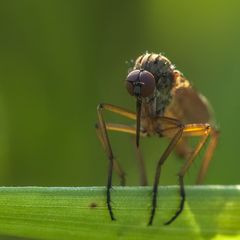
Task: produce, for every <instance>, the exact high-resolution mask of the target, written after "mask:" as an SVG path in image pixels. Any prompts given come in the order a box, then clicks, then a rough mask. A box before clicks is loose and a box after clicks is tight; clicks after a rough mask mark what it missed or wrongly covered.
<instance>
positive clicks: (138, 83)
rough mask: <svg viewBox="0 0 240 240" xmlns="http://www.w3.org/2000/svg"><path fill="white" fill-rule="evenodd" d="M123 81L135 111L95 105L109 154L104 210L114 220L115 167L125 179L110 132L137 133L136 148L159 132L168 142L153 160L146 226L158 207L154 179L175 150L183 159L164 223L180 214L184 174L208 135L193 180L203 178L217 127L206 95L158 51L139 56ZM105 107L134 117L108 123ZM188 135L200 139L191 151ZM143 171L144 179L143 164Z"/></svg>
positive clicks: (97, 125) (217, 132)
mask: <svg viewBox="0 0 240 240" xmlns="http://www.w3.org/2000/svg"><path fill="white" fill-rule="evenodd" d="M125 85H126V89H127V91H128V93H129V94H130V95H131V96H133V97H135V99H136V112H132V111H129V110H126V109H124V108H122V107H118V106H114V105H111V104H105V103H102V104H99V105H98V107H97V114H98V123H97V124H96V130H97V134H98V137H99V139H100V141H101V142H102V145H103V148H104V150H105V152H106V154H107V157H108V159H109V168H108V179H107V194H106V197H107V207H108V211H109V214H110V217H111V219H112V220H115V215H114V213H113V210H112V206H111V191H110V190H111V187H112V172H113V169H114V170H115V171H116V173H117V174H118V175H119V177H120V179H121V183H122V185H124V184H125V174H124V171H123V170H122V168H121V166H120V164H119V163H118V162H117V161H116V159H114V155H113V151H112V147H111V144H110V140H109V136H108V131H118V132H126V133H129V134H132V135H135V136H136V147H137V149H139V141H140V137H150V136H153V135H157V136H159V137H160V138H163V137H165V138H168V139H169V144H168V146H167V148H166V149H165V151H164V152H163V153H162V154H161V156H160V158H159V160H158V162H157V166H156V173H155V179H154V183H153V190H152V205H151V213H150V218H149V221H148V225H152V223H153V219H154V215H155V212H156V207H157V193H158V184H159V179H160V173H161V168H162V166H163V164H164V163H165V161H166V160H167V158H168V156H169V155H170V153H171V152H172V151H173V150H175V152H176V153H177V154H178V155H179V156H181V157H183V158H184V159H185V162H184V164H183V166H182V168H181V169H180V171H179V172H178V175H177V177H178V180H179V189H180V197H181V200H180V203H179V207H178V209H177V211H176V212H175V214H174V215H173V216H172V217H171V218H170V219H169V220H168V221H166V222H165V225H168V224H170V223H172V222H173V221H174V220H175V219H176V218H177V217H178V216H179V215H180V213H181V212H182V211H183V208H184V202H185V190H184V175H185V173H186V172H187V171H188V169H189V168H190V166H191V164H192V163H193V161H194V159H195V158H196V156H197V155H198V153H199V152H200V150H201V149H202V148H203V146H204V144H205V143H206V142H207V139H208V138H210V140H209V143H208V147H207V149H206V152H205V155H204V157H203V160H202V165H201V167H200V170H199V174H198V177H197V181H196V182H197V184H200V183H202V181H203V179H204V176H205V173H206V171H207V169H208V166H209V162H210V160H211V158H212V155H213V152H214V150H215V148H216V145H217V142H218V137H219V131H218V129H217V128H216V127H215V124H214V121H213V117H212V111H211V108H210V107H209V104H208V102H207V100H206V98H205V97H204V96H202V95H201V94H200V93H198V92H197V91H196V90H195V89H194V88H193V87H192V86H191V84H190V83H189V81H188V80H187V79H186V78H185V77H184V76H183V74H182V73H181V72H180V71H178V70H177V69H175V66H174V65H173V64H172V63H171V62H170V61H169V60H168V59H167V58H166V57H165V56H163V55H161V54H155V53H151V54H150V53H145V54H143V55H141V56H140V57H138V58H137V60H136V61H135V65H134V67H133V68H132V69H131V70H130V71H129V73H128V75H127V78H126V81H125ZM104 111H110V112H113V113H116V114H119V115H122V116H124V117H126V118H129V119H132V120H134V121H135V125H133V126H128V125H123V124H112V123H106V122H105V118H104ZM192 136H197V137H199V141H198V143H197V144H196V146H195V147H194V148H193V149H192V150H191V151H190V146H189V144H188V139H189V138H190V137H192ZM141 172H142V176H143V178H145V170H144V165H143V164H142V169H141ZM144 183H146V181H144V180H143V185H145V184H144Z"/></svg>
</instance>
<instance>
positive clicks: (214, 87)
mask: <svg viewBox="0 0 240 240" xmlns="http://www.w3.org/2000/svg"><path fill="white" fill-rule="evenodd" d="M239 10H240V2H239V1H237V0H231V1H227V0H225V1H224V0H222V1H219V0H212V1H191V0H181V1H177V0H176V1H158V0H148V1H147V0H145V1H134V0H133V1H111V0H102V1H97V0H95V1H94V0H90V1H87V0H85V1H83V0H82V1H78V0H76V1H74V0H70V1H69V0H68V1H60V0H59V1H57V0H56V1H55V0H50V1H43V0H41V1H40V0H39V1H38V0H35V1H31V0H22V1H13V0H11V1H1V2H0V184H1V185H6V186H9V185H11V186H12V185H13V186H25V185H34V186H92V185H105V183H106V174H107V163H108V162H107V159H106V157H105V155H104V152H103V150H102V148H101V144H100V143H99V141H98V139H97V137H96V134H95V129H94V125H95V122H96V120H97V114H96V106H97V104H98V103H101V102H108V103H112V104H116V105H120V106H123V107H127V108H129V109H131V110H134V108H135V107H134V106H135V102H134V99H132V98H131V97H130V96H129V95H128V94H127V92H126V90H125V87H124V79H125V77H126V74H127V70H128V64H127V63H126V62H127V61H128V62H129V61H130V60H131V59H135V58H136V57H137V56H138V55H140V54H142V53H144V52H145V51H149V52H157V53H158V52H161V53H165V54H166V56H167V57H168V58H169V59H170V60H171V61H172V62H173V63H174V64H176V66H177V68H178V69H179V70H180V71H182V72H183V73H184V75H185V76H186V77H187V78H188V79H189V80H190V81H191V82H192V83H193V85H194V87H195V88H197V89H198V90H199V91H200V92H202V93H203V94H204V95H205V96H207V98H208V99H209V101H210V102H211V104H212V106H213V108H214V111H215V116H216V122H217V125H218V126H219V127H220V129H221V138H220V143H219V146H218V148H217V151H216V153H215V155H214V159H213V161H212V163H211V165H210V168H209V172H208V174H207V177H206V181H205V183H207V184H238V183H239V182H240V177H239V168H240V160H239V157H238V155H239V133H240V125H239V122H240V113H239V110H240V100H239V97H240V94H239V91H240V80H239V66H240V47H239V43H240V27H239V24H240V15H239ZM107 119H108V120H109V121H112V122H120V123H121V122H126V120H125V119H123V118H122V117H119V116H116V115H114V114H107ZM127 122H128V121H127ZM111 140H112V144H113V149H114V152H115V155H116V156H117V159H118V160H119V161H120V162H121V163H122V165H123V167H124V169H125V170H126V173H127V180H128V184H129V185H137V184H138V179H139V175H138V168H137V164H136V158H135V156H134V148H133V146H132V143H131V138H130V137H129V136H128V135H126V134H121V133H112V134H111ZM166 143H167V141H166V140H164V139H159V138H155V137H154V138H152V139H144V140H142V141H141V147H142V149H143V154H144V158H145V161H146V165H147V171H148V175H149V182H150V184H152V182H153V176H154V172H155V165H156V162H157V160H158V159H159V157H160V155H161V152H162V151H163V149H164V146H166ZM202 156H203V153H201V154H200V156H199V157H198V159H197V161H196V163H195V164H194V166H193V167H192V169H191V170H190V171H189V172H188V174H187V176H186V182H187V183H188V184H190V183H193V182H194V179H195V177H196V173H197V170H198V167H199V165H200V160H201V157H202ZM181 164H182V162H181V161H179V159H177V158H176V157H175V156H174V155H172V156H171V157H170V158H169V160H168V162H167V163H166V165H165V167H164V170H163V176H162V179H161V183H162V184H164V185H165V184H176V173H177V171H178V169H179V168H180V166H181ZM114 184H118V179H117V178H116V176H115V177H114Z"/></svg>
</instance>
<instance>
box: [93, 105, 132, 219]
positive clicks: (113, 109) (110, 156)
mask: <svg viewBox="0 0 240 240" xmlns="http://www.w3.org/2000/svg"><path fill="white" fill-rule="evenodd" d="M103 110H108V111H110V112H114V113H118V114H119V115H122V116H125V117H128V118H130V119H133V120H135V119H136V114H135V113H133V112H130V111H127V110H125V109H123V108H120V107H117V106H113V105H111V104H99V105H98V107H97V114H98V122H99V125H98V127H99V129H100V132H99V134H98V135H99V137H100V140H101V139H102V140H101V141H102V144H103V145H104V149H105V151H106V154H107V156H108V159H109V167H108V178H107V207H108V211H109V214H110V217H111V219H112V220H115V217H114V214H113V211H112V206H111V193H110V190H111V187H112V171H113V167H114V156H113V152H112V147H111V144H110V141H109V137H108V133H107V127H106V123H105V120H104V117H103ZM108 127H109V130H110V129H111V126H108ZM115 130H116V129H115ZM115 165H116V164H115Z"/></svg>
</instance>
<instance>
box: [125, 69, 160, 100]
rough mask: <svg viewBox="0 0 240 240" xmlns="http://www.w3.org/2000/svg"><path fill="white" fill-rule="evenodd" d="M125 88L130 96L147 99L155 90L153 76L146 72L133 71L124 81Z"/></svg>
mask: <svg viewBox="0 0 240 240" xmlns="http://www.w3.org/2000/svg"><path fill="white" fill-rule="evenodd" d="M126 87H127V90H128V92H129V94H130V95H133V96H134V95H139V96H141V97H149V96H151V95H152V94H153V92H154V89H155V79H154V76H153V75H152V74H151V73H150V72H148V71H146V70H134V71H132V72H130V73H129V74H128V76H127V79H126Z"/></svg>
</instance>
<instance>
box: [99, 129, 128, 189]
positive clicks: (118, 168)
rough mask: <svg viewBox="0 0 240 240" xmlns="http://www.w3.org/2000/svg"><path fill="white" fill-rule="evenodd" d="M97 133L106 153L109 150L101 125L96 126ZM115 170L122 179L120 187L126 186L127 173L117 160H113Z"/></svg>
mask: <svg viewBox="0 0 240 240" xmlns="http://www.w3.org/2000/svg"><path fill="white" fill-rule="evenodd" d="M96 132H97V136H98V138H99V140H100V142H101V143H102V146H103V149H104V151H105V152H107V150H106V148H107V143H106V141H105V139H104V138H103V136H102V133H101V130H100V128H99V124H96ZM113 168H114V170H115V171H116V173H117V175H118V176H119V178H120V185H121V186H125V183H126V177H125V172H124V171H123V169H122V167H121V165H120V163H119V162H118V161H117V160H116V159H115V158H113Z"/></svg>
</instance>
